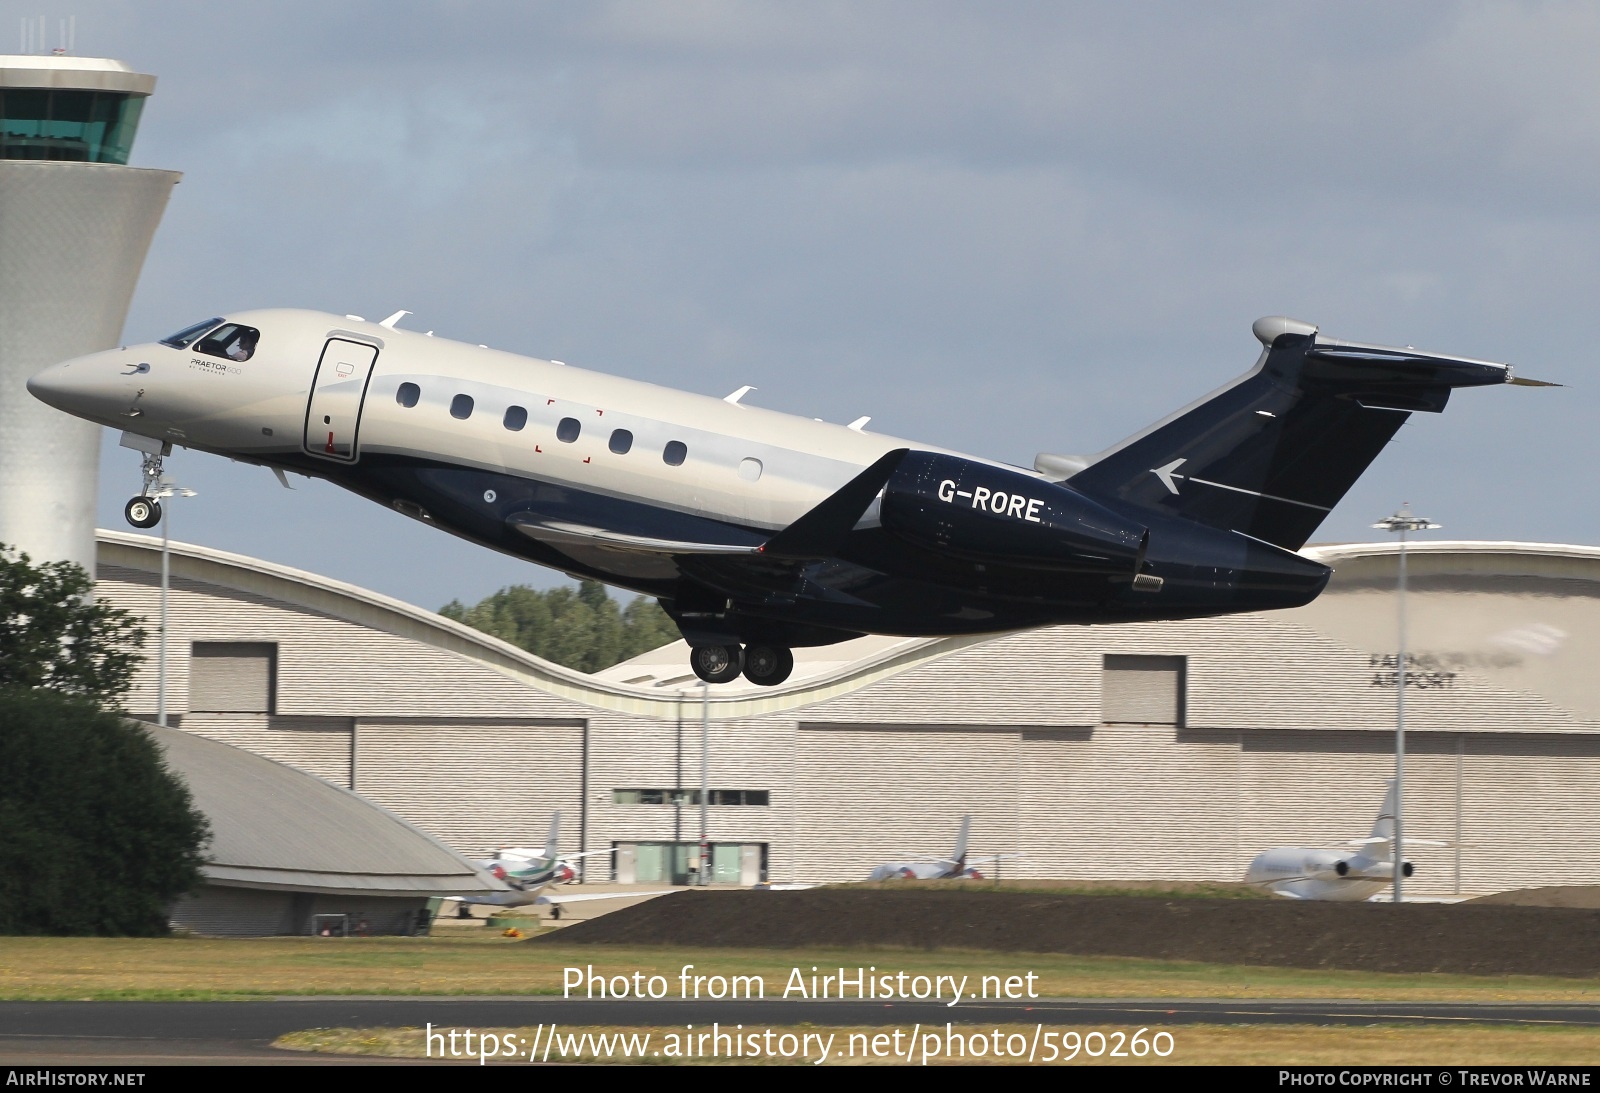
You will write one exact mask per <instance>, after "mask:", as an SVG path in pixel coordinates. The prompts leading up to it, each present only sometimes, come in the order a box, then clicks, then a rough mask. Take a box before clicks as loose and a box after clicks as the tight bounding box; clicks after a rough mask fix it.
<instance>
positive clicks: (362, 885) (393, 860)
mask: <svg viewBox="0 0 1600 1093" xmlns="http://www.w3.org/2000/svg"><path fill="white" fill-rule="evenodd" d="M150 732H151V733H153V734H154V736H155V741H156V744H157V745H158V746H159V747H160V748H161V750H162V754H163V756H164V758H165V759H166V762H167V766H168V767H169V768H170V769H171V770H172V771H174V772H175V773H176V774H177V775H178V776H179V777H180V778H182V779H183V781H184V783H185V784H186V785H187V786H188V787H189V792H190V794H192V795H193V797H194V802H195V807H196V808H198V809H199V810H200V811H201V812H203V813H204V814H205V816H206V819H207V820H208V821H209V822H210V825H211V841H210V843H209V845H208V846H207V850H206V859H207V860H206V864H205V866H204V868H203V873H204V876H205V883H204V884H203V885H202V886H201V887H200V890H199V891H198V892H195V893H193V894H191V895H189V896H187V897H185V898H184V899H182V900H180V901H179V902H178V904H177V905H176V907H174V908H173V910H172V913H171V915H170V918H171V920H172V922H173V923H174V924H176V925H178V926H182V927H186V928H188V929H191V930H194V931H196V932H197V933H204V934H212V935H226V934H232V935H241V936H255V935H264V934H311V933H317V934H321V933H328V934H330V935H335V934H336V935H338V936H345V935H347V934H372V935H376V934H413V933H418V932H426V930H427V926H428V922H429V919H430V915H429V913H428V901H429V900H430V899H436V898H438V897H440V896H444V895H448V894H450V893H454V892H497V891H498V892H503V891H505V890H506V886H505V884H503V883H502V882H500V881H498V880H496V879H495V878H493V877H490V876H487V875H485V874H484V873H482V872H481V871H480V870H478V869H477V868H476V867H475V866H474V865H473V864H472V863H471V862H469V861H467V860H466V859H465V858H463V857H461V855H459V854H457V853H455V852H454V851H452V850H450V849H449V848H448V847H446V846H444V845H443V844H442V843H440V842H439V841H438V840H436V839H434V838H432V837H431V836H429V835H426V834H424V833H423V832H421V831H418V830H417V829H416V828H414V827H412V826H411V825H410V824H408V823H406V822H405V821H404V820H401V819H400V818H399V817H397V816H394V815H392V814H390V813H388V812H385V811H384V810H383V809H381V808H378V807H376V806H374V805H372V804H370V803H369V802H367V801H364V800H362V799H361V798H360V797H358V796H356V795H355V794H354V793H351V792H349V791H348V790H344V789H339V788H338V787H336V786H331V785H329V784H328V783H327V782H325V781H323V780H322V779H320V778H313V777H311V776H310V775H308V774H306V773H304V772H303V771H299V770H296V769H294V768H293V767H289V766H285V765H283V764H281V763H273V762H270V761H268V760H266V759H263V758H262V757H261V756H259V755H255V754H253V753H251V752H248V751H245V750H243V749H242V748H236V747H231V746H229V745H227V744H223V743H219V742H218V741H215V740H209V739H207V738H206V737H204V736H201V735H200V734H198V733H192V732H183V731H182V730H180V729H174V728H158V727H155V726H152V727H151V728H150Z"/></svg>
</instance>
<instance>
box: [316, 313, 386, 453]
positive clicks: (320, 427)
mask: <svg viewBox="0 0 1600 1093" xmlns="http://www.w3.org/2000/svg"><path fill="white" fill-rule="evenodd" d="M377 360H378V349H377V346H373V345H364V344H362V343H361V342H351V341H346V340H344V339H343V338H329V339H328V344H327V345H326V346H324V347H323V349H322V359H321V360H320V361H318V362H317V374H316V377H315V378H314V379H312V381H311V400H310V402H309V403H308V405H307V406H306V435H305V447H306V451H308V452H310V453H311V454H312V455H320V456H322V457H323V458H324V459H337V460H339V461H340V462H343V463H354V462H355V461H356V456H357V454H358V452H359V449H358V448H357V447H356V435H357V432H358V431H359V429H360V427H361V404H362V403H363V402H364V401H365V400H366V397H367V381H368V380H370V379H371V378H372V366H373V365H374V364H375V363H376V362H377Z"/></svg>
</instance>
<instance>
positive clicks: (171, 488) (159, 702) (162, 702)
mask: <svg viewBox="0 0 1600 1093" xmlns="http://www.w3.org/2000/svg"><path fill="white" fill-rule="evenodd" d="M194 495H195V493H194V490H191V489H189V488H187V487H185V486H179V485H175V484H174V483H173V481H172V479H170V478H166V477H163V478H162V479H161V481H160V482H158V483H157V484H156V490H155V492H154V493H152V494H150V496H151V497H153V498H155V499H157V500H158V501H159V500H164V499H165V500H170V499H171V498H174V497H193V496H194ZM171 512H172V506H171V505H170V504H167V505H162V506H161V644H160V646H159V649H158V652H157V653H156V724H157V725H161V726H163V727H165V725H166V723H167V584H168V579H169V577H170V574H171V569H172V567H171V564H170V557H171V556H170V554H169V553H168V550H167V547H168V544H169V543H170V542H171V538H170V537H169V535H168V532H167V518H168V516H169V515H170V514H171Z"/></svg>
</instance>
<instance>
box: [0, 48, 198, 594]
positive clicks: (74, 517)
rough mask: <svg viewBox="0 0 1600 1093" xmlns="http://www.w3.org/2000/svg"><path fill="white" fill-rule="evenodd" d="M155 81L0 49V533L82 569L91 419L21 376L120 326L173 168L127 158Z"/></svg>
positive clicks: (91, 468)
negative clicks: (41, 395) (61, 406)
mask: <svg viewBox="0 0 1600 1093" xmlns="http://www.w3.org/2000/svg"><path fill="white" fill-rule="evenodd" d="M155 85H156V79H155V77H154V76H146V75H142V74H140V73H137V72H134V71H133V70H132V69H130V68H128V66H127V65H124V64H123V63H121V62H120V61H111V60H103V59H98V58H88V57H64V56H38V57H35V56H0V543H5V544H7V545H9V546H14V547H18V548H20V549H22V550H24V551H26V552H27V553H28V554H29V555H30V556H32V558H33V559H34V561H62V560H65V561H73V562H77V563H78V564H79V565H82V566H83V567H84V568H86V569H88V570H89V572H90V573H91V574H92V573H93V572H94V557H95V540H94V523H95V519H94V518H95V494H96V478H97V475H98V470H99V462H100V427H99V426H98V425H91V424H90V423H89V422H86V421H81V420H79V419H77V418H73V417H70V416H68V415H67V414H63V413H61V412H60V411H59V410H55V409H52V408H51V407H49V406H46V405H45V404H44V403H42V402H40V401H38V400H37V399H35V398H34V397H33V396H31V395H29V394H28V390H27V382H28V377H29V376H31V375H32V374H33V373H35V372H37V371H38V370H39V369H41V368H43V367H45V366H46V365H50V364H54V363H55V362H56V361H61V360H66V359H67V358H69V357H76V356H81V355H82V354H85V353H93V352H97V351H99V350H102V349H110V348H113V347H114V346H116V345H117V343H118V338H120V337H121V334H122V324H123V322H124V320H126V319H127V316H128V303H129V301H130V300H131V299H132V298H133V288H134V285H135V283H136V282H137V281H138V279H139V269H140V267H141V266H143V265H144V257H145V252H146V251H147V250H149V248H150V239H151V237H152V236H154V235H155V230H156V225H158V224H159V223H160V222H161V214H162V212H164V211H165V210H166V207H167V198H168V197H170V196H171V194H172V188H173V186H175V185H176V184H177V182H178V179H179V178H180V177H181V176H180V175H179V174H178V173H177V172H176V171H151V170H142V169H137V168H133V167H129V166H128V165H127V164H128V153H129V151H130V150H131V149H132V147H133V135H134V131H135V130H136V129H137V128H138V125H139V115H140V113H141V112H142V110H143V109H144V103H145V99H147V98H149V96H150V92H151V91H153V90H154V89H155ZM130 473H131V469H130Z"/></svg>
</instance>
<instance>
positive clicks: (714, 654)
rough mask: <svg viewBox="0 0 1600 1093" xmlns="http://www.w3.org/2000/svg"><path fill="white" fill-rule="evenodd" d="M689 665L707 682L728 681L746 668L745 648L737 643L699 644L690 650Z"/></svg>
mask: <svg viewBox="0 0 1600 1093" xmlns="http://www.w3.org/2000/svg"><path fill="white" fill-rule="evenodd" d="M689 667H691V668H693V669H694V674H695V675H697V676H699V677H700V678H701V679H703V680H705V681H706V682H707V683H728V682H731V681H732V680H735V679H738V678H739V673H740V672H742V671H743V670H744V650H743V649H740V648H739V647H738V646H737V645H697V646H695V647H694V648H693V649H691V650H690V651H689Z"/></svg>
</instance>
